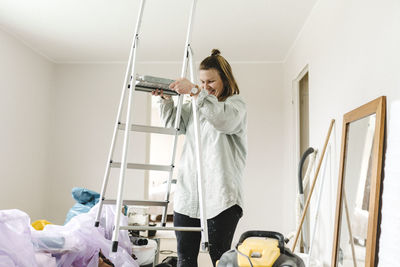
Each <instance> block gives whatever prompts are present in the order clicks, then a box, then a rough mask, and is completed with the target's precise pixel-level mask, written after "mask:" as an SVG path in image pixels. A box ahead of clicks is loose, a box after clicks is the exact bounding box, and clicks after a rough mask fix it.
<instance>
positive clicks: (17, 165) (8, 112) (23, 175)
mask: <svg viewBox="0 0 400 267" xmlns="http://www.w3.org/2000/svg"><path fill="white" fill-rule="evenodd" d="M53 68H54V65H53V64H52V63H50V62H49V61H48V60H47V59H44V58H43V57H41V56H39V55H38V54H37V53H35V52H33V51H32V50H31V49H30V48H28V47H26V46H24V45H23V44H22V43H21V42H19V41H17V40H16V39H15V38H13V37H11V36H10V35H9V34H7V33H5V32H3V31H1V30H0V125H1V131H0V147H1V150H0V151H1V152H0V162H1V163H0V188H1V190H0V192H1V193H0V209H12V208H14V209H15V208H17V209H21V210H23V211H25V212H27V213H28V214H29V215H30V216H31V219H32V220H36V219H41V218H43V214H44V206H45V202H47V201H49V199H48V191H47V177H48V172H47V166H48V164H49V158H48V148H49V142H48V139H49V132H50V125H49V119H50V116H49V115H50V91H51V89H52V80H53Z"/></svg>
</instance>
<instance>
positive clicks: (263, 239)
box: [217, 231, 305, 267]
mask: <svg viewBox="0 0 400 267" xmlns="http://www.w3.org/2000/svg"><path fill="white" fill-rule="evenodd" d="M217 267H305V265H304V262H303V260H302V259H301V258H300V257H298V256H297V255H295V254H293V253H292V252H291V251H290V250H289V249H288V248H286V247H285V238H284V237H283V235H282V234H280V233H277V232H270V231H248V232H245V233H243V234H242V236H241V237H240V239H239V243H238V244H237V245H236V247H235V249H232V250H229V251H227V252H225V253H224V254H223V255H222V257H221V259H220V260H219V261H218V263H217Z"/></svg>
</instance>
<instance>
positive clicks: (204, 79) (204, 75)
mask: <svg viewBox="0 0 400 267" xmlns="http://www.w3.org/2000/svg"><path fill="white" fill-rule="evenodd" d="M199 74H200V75H199V76H200V82H201V86H202V88H204V89H206V90H207V91H208V94H210V95H215V96H216V97H217V98H218V97H219V96H220V95H221V94H222V92H223V90H224V83H223V82H222V79H221V77H220V75H219V73H218V71H217V70H216V69H208V70H200V73H199Z"/></svg>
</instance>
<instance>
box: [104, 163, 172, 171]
mask: <svg viewBox="0 0 400 267" xmlns="http://www.w3.org/2000/svg"><path fill="white" fill-rule="evenodd" d="M110 166H111V167H112V168H121V162H112V163H111V165H110ZM127 168H128V169H139V170H149V171H166V172H170V171H172V168H173V167H172V166H171V165H155V164H139V163H128V164H127Z"/></svg>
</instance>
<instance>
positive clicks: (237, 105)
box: [197, 90, 247, 134]
mask: <svg viewBox="0 0 400 267" xmlns="http://www.w3.org/2000/svg"><path fill="white" fill-rule="evenodd" d="M197 107H198V108H199V112H200V113H201V114H202V115H203V116H204V117H205V118H206V120H207V121H208V122H209V123H210V124H211V125H212V126H213V127H214V128H215V129H216V130H217V131H220V132H222V133H224V134H236V133H238V132H239V131H241V130H242V128H243V123H242V122H243V120H244V118H245V117H246V115H247V114H246V104H245V103H244V101H243V99H242V98H241V97H240V96H239V95H233V96H231V97H228V98H227V99H226V100H225V101H223V102H219V101H218V99H217V97H216V96H214V95H209V94H208V92H207V91H206V90H202V91H201V92H200V94H199V96H198V98H197Z"/></svg>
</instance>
